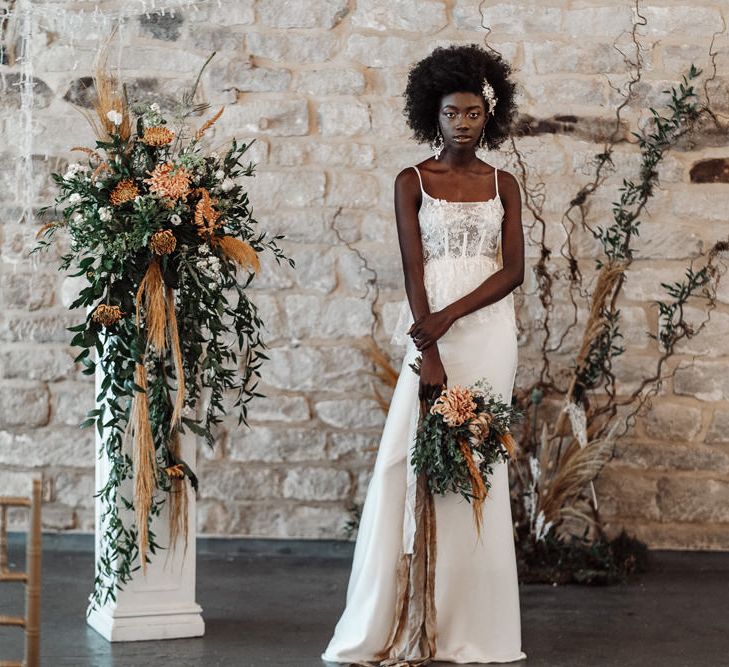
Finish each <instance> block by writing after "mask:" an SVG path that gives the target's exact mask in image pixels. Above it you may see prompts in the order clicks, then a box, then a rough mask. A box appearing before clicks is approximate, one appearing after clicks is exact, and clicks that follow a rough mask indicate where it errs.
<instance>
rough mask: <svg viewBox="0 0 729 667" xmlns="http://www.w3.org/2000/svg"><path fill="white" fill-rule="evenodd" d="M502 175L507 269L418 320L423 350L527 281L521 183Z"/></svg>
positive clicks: (416, 330)
mask: <svg viewBox="0 0 729 667" xmlns="http://www.w3.org/2000/svg"><path fill="white" fill-rule="evenodd" d="M501 174H502V178H501V179H500V182H499V186H500V187H499V194H500V196H501V201H502V203H503V205H504V220H503V222H502V223H501V252H502V260H503V262H502V264H503V266H502V268H501V269H499V270H498V271H496V272H494V273H493V274H492V275H490V276H489V277H488V278H487V279H486V280H484V282H483V283H481V284H480V285H479V286H478V287H477V288H476V289H475V290H473V291H472V292H469V293H468V294H466V295H465V296H463V297H461V298H460V299H458V300H457V301H454V302H453V303H451V304H449V305H448V306H446V307H445V308H443V309H442V310H440V311H438V312H436V313H432V314H426V315H423V316H420V317H419V318H416V320H415V324H414V326H413V328H412V330H411V331H412V335H413V336H414V337H415V338H416V345H417V347H418V349H419V350H426V349H428V348H429V347H430V346H432V345H433V344H434V343H435V342H436V341H437V340H438V339H439V338H440V337H441V336H442V335H443V334H444V333H445V332H446V331H448V329H449V328H450V327H451V325H452V324H453V322H455V321H456V320H457V319H458V318H460V317H463V316H464V315H468V314H469V313H472V312H474V311H476V310H478V309H479V308H483V307H484V306H488V305H490V304H492V303H496V302H497V301H499V300H500V299H503V298H504V297H505V296H506V295H507V294H509V293H510V292H512V291H513V290H514V289H516V288H517V287H518V286H519V285H521V284H522V282H524V232H523V230H522V225H521V193H520V190H519V183H518V182H517V180H516V179H515V178H514V176H512V175H511V174H509V173H508V172H501Z"/></svg>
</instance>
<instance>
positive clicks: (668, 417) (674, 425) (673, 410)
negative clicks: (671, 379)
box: [642, 402, 701, 443]
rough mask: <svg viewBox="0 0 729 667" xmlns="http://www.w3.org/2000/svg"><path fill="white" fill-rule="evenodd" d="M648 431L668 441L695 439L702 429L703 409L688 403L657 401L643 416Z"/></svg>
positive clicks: (649, 433)
mask: <svg viewBox="0 0 729 667" xmlns="http://www.w3.org/2000/svg"><path fill="white" fill-rule="evenodd" d="M642 422H643V426H644V427H645V430H646V433H647V434H648V435H649V436H650V437H651V438H654V439H655V440H662V441H665V442H667V443H675V442H682V441H687V440H693V439H694V438H695V437H696V435H697V434H698V433H699V431H700V430H701V410H699V409H698V408H692V407H690V406H687V405H680V404H674V403H664V402H660V403H658V402H655V403H654V404H653V405H652V406H651V408H650V409H649V410H648V413H647V414H646V415H645V416H644V417H643V418H642Z"/></svg>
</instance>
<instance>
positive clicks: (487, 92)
mask: <svg viewBox="0 0 729 667" xmlns="http://www.w3.org/2000/svg"><path fill="white" fill-rule="evenodd" d="M481 92H482V93H483V96H484V98H485V99H487V100H488V103H489V111H488V112H489V113H490V114H491V115H492V116H493V115H494V112H495V111H496V103H497V102H498V101H499V98H498V97H496V95H495V94H494V88H493V86H492V85H491V84H490V83H489V82H488V80H487V79H484V80H483V86H482V87H481Z"/></svg>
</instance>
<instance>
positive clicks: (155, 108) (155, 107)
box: [149, 102, 159, 113]
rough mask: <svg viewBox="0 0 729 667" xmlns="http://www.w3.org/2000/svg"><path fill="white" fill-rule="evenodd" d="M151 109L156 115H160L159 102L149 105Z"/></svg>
mask: <svg viewBox="0 0 729 667" xmlns="http://www.w3.org/2000/svg"><path fill="white" fill-rule="evenodd" d="M149 108H150V109H151V110H152V111H154V112H155V113H159V104H157V102H152V104H150V105H149Z"/></svg>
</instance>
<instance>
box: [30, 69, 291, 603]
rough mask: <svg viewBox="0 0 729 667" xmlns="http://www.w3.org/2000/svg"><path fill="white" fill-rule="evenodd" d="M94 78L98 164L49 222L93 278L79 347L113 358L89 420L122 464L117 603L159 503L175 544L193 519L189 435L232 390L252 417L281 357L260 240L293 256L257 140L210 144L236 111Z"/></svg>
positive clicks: (73, 172) (61, 190)
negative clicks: (256, 164)
mask: <svg viewBox="0 0 729 667" xmlns="http://www.w3.org/2000/svg"><path fill="white" fill-rule="evenodd" d="M211 57H212V56H211ZM206 64H207V63H206ZM201 73H202V72H201ZM199 78H200V77H199V76H198V81H199ZM94 83H95V89H96V91H95V92H96V101H95V108H94V112H93V114H92V113H88V114H87V117H88V118H89V121H90V122H91V124H92V126H93V127H94V129H95V133H96V138H97V141H96V142H95V146H94V148H88V147H79V148H74V149H72V150H75V151H80V152H82V153H83V154H84V155H85V156H86V158H87V159H86V160H85V162H84V163H76V164H71V165H70V166H69V167H68V169H67V171H66V172H65V173H56V174H53V176H52V177H53V180H54V181H55V183H56V185H57V187H58V196H57V197H56V203H55V207H54V210H55V212H56V216H57V218H58V219H57V220H55V221H53V222H49V223H47V224H46V225H44V226H43V228H42V229H41V230H40V231H39V237H41V238H42V240H41V242H40V244H39V247H42V246H47V245H50V244H51V243H52V242H53V240H54V237H55V236H59V237H60V238H61V244H60V245H61V247H62V248H64V250H65V254H64V255H63V256H62V258H61V263H60V269H61V270H64V271H71V272H72V274H71V275H73V276H77V277H79V278H80V280H81V281H82V283H83V285H82V286H81V287H80V288H79V290H78V293H77V298H76V299H75V301H74V302H73V304H72V305H71V308H80V307H82V308H86V312H87V316H86V318H85V321H84V322H83V323H81V324H79V325H78V326H75V327H72V328H71V331H73V332H74V333H75V336H74V337H73V340H72V341H71V343H72V345H74V346H78V347H80V348H81V352H80V354H79V355H78V357H77V358H76V361H77V362H78V363H81V364H83V365H84V366H85V370H84V373H87V374H90V375H92V374H94V373H95V372H96V364H97V363H99V365H100V368H101V371H102V377H103V379H102V381H101V385H100V393H99V395H98V396H97V404H96V409H95V410H92V411H91V412H90V413H89V415H88V419H87V420H86V421H85V422H84V424H82V426H95V427H96V428H97V429H98V432H99V434H100V436H101V437H102V440H103V448H104V451H105V454H106V457H107V458H108V460H109V462H110V465H111V470H110V473H109V478H108V483H107V484H106V486H105V487H104V488H103V489H101V490H100V491H99V495H100V496H101V498H102V501H103V504H104V508H105V509H104V513H103V517H102V526H103V527H104V528H103V529H104V530H105V531H106V539H105V540H104V541H103V543H104V544H105V545H106V547H105V549H106V550H105V551H104V552H103V553H101V554H100V556H99V559H98V562H97V579H96V582H95V592H94V596H93V600H94V602H96V603H103V602H105V601H106V600H108V599H114V597H115V589H116V588H117V587H121V585H122V584H124V583H126V582H128V581H129V580H130V578H131V572H132V570H133V569H134V568H133V561H134V560H135V559H136V558H137V557H138V559H139V562H140V564H141V566H142V568H146V563H147V559H148V557H147V552H148V551H149V552H151V553H154V552H155V549H156V547H158V546H159V545H157V544H155V539H154V534H153V532H152V531H151V530H150V521H151V517H152V516H156V515H158V514H159V511H160V509H161V506H162V505H163V503H164V502H165V501H166V500H169V502H170V521H171V524H170V533H171V541H172V543H173V544H174V541H175V539H176V536H177V535H178V534H180V531H186V529H187V521H186V514H187V512H186V503H187V500H186V499H187V495H186V489H185V487H184V484H185V480H186V479H188V480H189V482H190V484H191V485H192V486H193V487H195V488H196V486H197V480H196V478H195V475H194V474H193V473H192V471H191V469H190V467H189V466H188V465H187V464H186V463H185V461H184V460H182V458H181V457H180V442H179V436H180V433H182V432H183V431H184V430H185V429H189V430H190V431H192V432H193V433H195V434H197V435H200V436H202V437H204V438H205V439H206V440H207V441H208V443H209V444H211V445H212V444H213V441H214V438H213V434H212V429H213V428H214V426H215V424H216V423H218V422H220V421H221V415H222V414H223V413H224V412H225V407H224V405H226V404H228V402H227V401H228V395H230V394H232V396H233V400H232V401H231V402H232V403H233V404H234V405H235V407H236V408H238V409H239V422H246V418H247V404H248V402H249V401H250V400H251V398H252V397H253V396H256V395H258V394H257V393H256V391H255V387H256V379H257V377H258V376H259V368H260V365H261V363H262V361H263V360H264V359H266V356H265V355H264V353H263V352H262V349H263V348H264V347H265V345H264V343H263V341H262V339H261V336H260V329H261V327H262V326H263V322H262V321H261V319H260V318H259V316H258V313H257V309H256V306H255V304H254V303H253V302H252V301H251V300H250V299H249V297H248V294H247V292H246V288H247V287H248V285H249V284H250V283H251V281H252V280H253V278H254V276H255V273H256V272H257V271H258V269H259V255H260V254H261V253H263V252H266V251H267V252H270V253H272V255H273V256H274V257H275V259H276V261H277V262H279V263H280V262H281V260H285V261H288V263H289V264H290V265H291V266H293V262H292V261H291V260H290V259H288V258H286V257H285V256H284V254H283V252H282V251H281V249H280V248H279V247H278V245H277V241H278V240H279V239H280V238H282V237H280V236H274V237H272V238H269V237H268V236H267V235H266V234H265V233H264V232H259V231H257V230H256V224H257V223H256V221H255V220H254V219H253V216H252V213H251V209H250V205H249V201H248V195H247V193H246V192H245V190H244V189H243V187H242V186H241V183H240V178H241V177H243V176H251V175H252V173H253V165H252V164H248V165H247V166H245V165H243V163H242V160H243V158H244V154H245V152H246V150H247V149H248V145H246V144H238V143H237V142H236V141H235V140H233V141H232V143H231V144H230V145H229V147H228V148H227V150H226V151H225V152H224V153H223V154H222V155H218V154H216V153H212V152H207V151H205V150H204V147H203V144H202V139H203V135H204V134H205V133H206V132H207V131H208V130H209V129H210V128H211V127H212V126H213V124H214V123H215V122H216V121H217V120H218V118H220V116H221V114H222V113H223V109H220V111H218V112H217V113H216V114H215V115H213V116H212V117H211V118H209V119H208V120H207V121H206V122H203V123H201V124H200V125H199V127H194V126H193V125H192V123H191V121H190V120H188V119H189V118H190V117H192V116H197V115H199V114H200V113H201V112H203V111H204V110H205V109H206V108H207V105H205V104H195V103H193V98H194V94H195V89H196V87H197V83H196V84H195V87H194V88H193V89H192V92H191V93H188V94H187V95H186V96H185V97H183V99H182V100H181V101H180V102H179V103H178V106H177V108H176V109H174V110H173V112H172V121H173V122H170V119H168V118H167V117H165V115H163V114H162V112H161V110H160V107H159V105H157V104H155V103H152V104H137V105H130V104H129V103H128V101H127V96H126V90H123V89H120V88H119V86H118V85H117V82H116V80H115V79H114V78H113V77H112V76H111V75H110V74H108V73H107V72H106V71H105V70H104V69H103V68H99V69H97V72H96V76H95V80H94ZM49 208H50V207H46V210H48V209H49ZM59 232H60V233H59ZM94 351H95V352H96V353H97V355H98V362H97V361H95V359H94V355H93V354H92V353H94ZM203 396H205V400H204V401H203V400H202V397H203ZM198 408H201V409H198ZM127 443H130V444H129V446H128V445H127ZM130 449H131V451H130ZM120 506H122V507H124V508H126V509H127V510H129V511H130V512H129V513H130V514H131V516H132V517H133V518H132V519H131V520H130V519H129V517H128V516H127V513H126V512H125V513H124V514H122V513H121V512H120V511H119V507H120Z"/></svg>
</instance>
